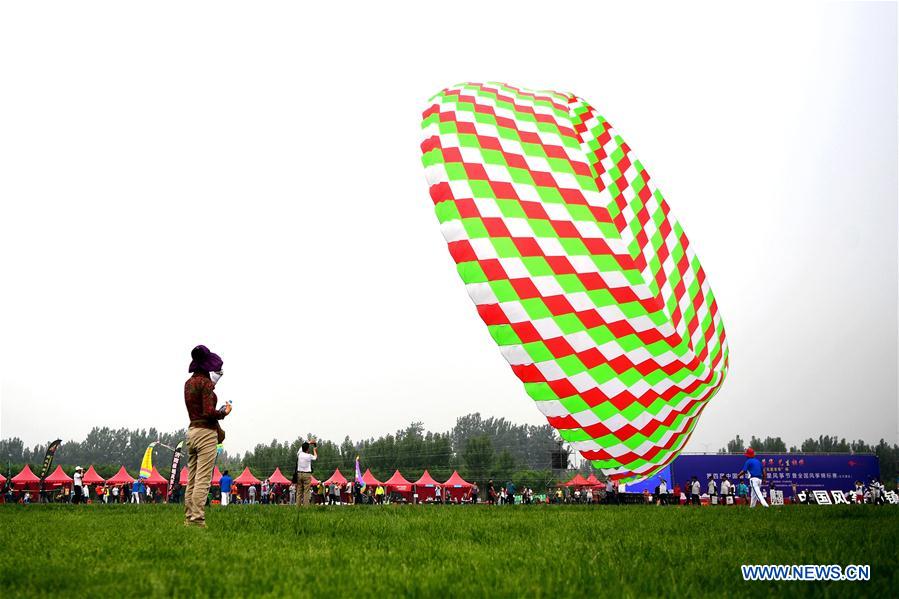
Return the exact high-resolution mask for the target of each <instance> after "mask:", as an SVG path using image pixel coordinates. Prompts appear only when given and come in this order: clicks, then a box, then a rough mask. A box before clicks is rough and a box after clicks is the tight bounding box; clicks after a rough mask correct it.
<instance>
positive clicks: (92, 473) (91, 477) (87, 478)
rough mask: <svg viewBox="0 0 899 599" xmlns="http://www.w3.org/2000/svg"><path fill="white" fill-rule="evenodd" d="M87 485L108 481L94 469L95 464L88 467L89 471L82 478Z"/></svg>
mask: <svg viewBox="0 0 899 599" xmlns="http://www.w3.org/2000/svg"><path fill="white" fill-rule="evenodd" d="M81 480H82V481H84V484H86V485H99V484H102V483H104V482H106V481H104V480H103V477H102V476H100V475H99V474H97V471H96V470H94V465H93V464H91V467H90V468H88V469H87V472H85V473H84V476H83V477H82V478H81Z"/></svg>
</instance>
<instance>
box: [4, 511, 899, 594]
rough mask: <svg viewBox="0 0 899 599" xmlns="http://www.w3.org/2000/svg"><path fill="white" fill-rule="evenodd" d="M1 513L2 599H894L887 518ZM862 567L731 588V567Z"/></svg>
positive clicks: (734, 577)
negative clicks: (196, 521)
mask: <svg viewBox="0 0 899 599" xmlns="http://www.w3.org/2000/svg"><path fill="white" fill-rule="evenodd" d="M207 520H208V525H209V526H208V528H207V529H205V530H202V529H196V528H185V527H184V526H183V525H182V513H181V510H180V507H178V506H166V505H149V506H129V505H121V506H102V505H94V506H68V505H49V506H37V505H32V506H2V505H0V541H2V547H3V550H2V551H3V553H2V555H3V559H2V560H0V589H2V591H0V596H3V597H31V596H48V597H49V596H54V597H59V596H62V595H63V594H66V595H74V596H78V597H81V596H112V595H118V596H135V595H141V596H150V597H159V596H177V597H206V596H209V597H211V596H217V597H238V596H253V595H258V596H261V595H265V596H274V595H278V596H282V597H283V596H286V597H297V596H321V597H332V596H334V597H338V596H340V597H343V596H349V597H355V596H371V595H381V596H394V595H398V594H399V595H408V596H438V595H440V596H443V597H461V596H468V597H484V596H491V597H513V596H514V597H522V596H553V597H574V596H599V595H602V596H610V597H620V596H625V597H630V596H641V597H646V596H652V597H660V596H666V597H667V596H679V597H704V596H709V595H717V596H733V595H736V596H750V595H752V596H759V595H771V594H784V593H789V594H791V595H793V594H800V595H820V594H826V595H828V596H842V595H846V596H850V595H852V596H873V595H875V594H876V593H883V594H882V595H881V596H896V594H895V590H896V589H897V588H899V568H897V566H899V558H897V554H899V553H897V545H896V543H897V539H899V511H897V510H896V509H895V508H893V507H891V506H885V507H879V508H878V507H873V506H861V507H859V506H846V507H843V506H834V507H812V506H807V507H806V506H802V507H793V508H790V507H785V508H779V509H770V510H768V511H762V510H761V509H757V510H753V511H750V510H748V509H745V508H723V507H722V508H703V509H692V508H682V507H670V508H664V507H657V506H617V507H616V506H608V507H606V506H598V507H587V506H514V507H513V506H503V507H489V506H477V507H472V506H465V507H456V506H452V507H451V506H384V507H369V506H365V507H362V506H360V507H349V506H347V507H333V508H327V509H323V508H309V509H306V510H303V511H300V510H297V509H295V508H292V507H288V506H231V507H229V508H225V509H223V508H220V507H218V506H216V507H213V508H210V509H209V510H208V511H207ZM808 563H811V564H839V565H847V564H870V566H871V580H870V581H869V582H827V583H820V582H816V583H809V582H784V583H776V584H775V583H767V582H744V581H743V580H742V577H741V574H740V564H808Z"/></svg>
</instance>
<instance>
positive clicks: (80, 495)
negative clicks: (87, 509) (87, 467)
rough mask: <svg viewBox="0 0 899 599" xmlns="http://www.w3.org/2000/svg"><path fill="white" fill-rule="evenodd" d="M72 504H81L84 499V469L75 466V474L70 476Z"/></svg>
mask: <svg viewBox="0 0 899 599" xmlns="http://www.w3.org/2000/svg"><path fill="white" fill-rule="evenodd" d="M72 491H73V492H74V495H73V497H72V503H81V502H82V501H83V499H84V469H83V468H82V467H81V466H75V474H74V475H72Z"/></svg>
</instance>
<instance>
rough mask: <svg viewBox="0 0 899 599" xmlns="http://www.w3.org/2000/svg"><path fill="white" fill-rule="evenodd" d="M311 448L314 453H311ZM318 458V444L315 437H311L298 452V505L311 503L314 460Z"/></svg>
mask: <svg viewBox="0 0 899 599" xmlns="http://www.w3.org/2000/svg"><path fill="white" fill-rule="evenodd" d="M310 448H311V449H312V453H309V449H310ZM317 459H318V445H317V444H316V442H315V439H310V440H309V441H306V442H305V443H303V445H302V447H300V450H299V451H298V452H297V475H296V484H297V490H296V500H297V506H305V505H309V494H310V493H311V492H312V462H313V461H315V460H317Z"/></svg>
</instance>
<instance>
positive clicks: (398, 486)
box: [384, 470, 412, 501]
mask: <svg viewBox="0 0 899 599" xmlns="http://www.w3.org/2000/svg"><path fill="white" fill-rule="evenodd" d="M384 486H385V487H387V494H388V495H390V494H392V493H398V494H400V495H402V496H403V497H404V498H405V499H406V501H412V483H410V482H409V481H408V480H406V479H405V477H403V475H402V474H400V471H399V470H396V471H395V472H394V473H393V476H391V477H390V478H388V479H387V480H386V481H384Z"/></svg>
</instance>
